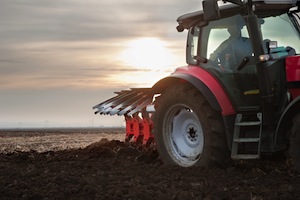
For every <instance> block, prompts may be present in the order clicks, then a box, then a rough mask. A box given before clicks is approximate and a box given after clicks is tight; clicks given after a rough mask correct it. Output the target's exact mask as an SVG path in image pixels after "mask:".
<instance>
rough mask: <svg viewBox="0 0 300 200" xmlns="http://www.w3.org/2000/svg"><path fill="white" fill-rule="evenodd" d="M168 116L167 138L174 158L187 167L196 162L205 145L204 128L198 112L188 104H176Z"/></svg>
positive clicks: (165, 124)
mask: <svg viewBox="0 0 300 200" xmlns="http://www.w3.org/2000/svg"><path fill="white" fill-rule="evenodd" d="M166 116H167V118H166V121H165V123H164V128H165V130H166V131H165V134H166V135H165V139H166V140H167V141H166V143H167V144H168V148H169V150H170V153H171V154H172V155H171V156H172V158H173V160H174V161H175V162H176V163H177V164H178V165H181V166H185V167H189V166H192V165H194V164H196V162H197V161H198V160H199V159H200V157H201V154H202V151H203V146H204V135H203V129H202V126H201V123H200V121H199V119H198V117H197V115H196V113H195V112H193V111H192V110H191V109H190V108H188V107H187V106H183V105H175V106H173V107H171V108H170V109H169V112H168V113H167V115H166Z"/></svg>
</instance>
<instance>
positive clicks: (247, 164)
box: [0, 128, 300, 200]
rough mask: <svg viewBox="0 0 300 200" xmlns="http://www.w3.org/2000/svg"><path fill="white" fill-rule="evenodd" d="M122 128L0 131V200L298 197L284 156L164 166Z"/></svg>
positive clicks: (298, 179) (298, 182)
mask: <svg viewBox="0 0 300 200" xmlns="http://www.w3.org/2000/svg"><path fill="white" fill-rule="evenodd" d="M124 136H125V130H123V129H96V128H95V129H43V130H37V129H32V130H29V129H27V130H0V199H2V200H4V199H30V200H32V199H45V200H46V199H76V200H77V199H131V200H135V199H142V200H144V199H145V200H147V199H151V200H153V199H174V200H181V199H205V200H218V199H223V200H225V199H228V200H231V199H243V200H246V199H249V200H259V199H282V200H288V199H300V189H299V188H300V176H299V175H298V174H296V173H294V172H293V169H292V165H291V163H290V162H289V161H287V160H286V158H285V157H284V156H273V157H267V158H265V159H264V160H252V161H235V162H234V163H233V164H232V166H230V167H228V168H226V169H220V168H210V169H204V168H200V167H192V168H180V167H176V166H165V165H164V164H162V163H161V161H160V159H159V156H158V155H157V153H156V151H155V150H154V149H152V148H148V149H145V150H144V151H141V149H140V148H137V147H136V146H133V145H132V144H128V143H125V142H124Z"/></svg>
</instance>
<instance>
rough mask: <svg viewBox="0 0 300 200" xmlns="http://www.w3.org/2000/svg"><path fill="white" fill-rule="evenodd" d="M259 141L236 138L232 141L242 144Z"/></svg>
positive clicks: (257, 139)
mask: <svg viewBox="0 0 300 200" xmlns="http://www.w3.org/2000/svg"><path fill="white" fill-rule="evenodd" d="M259 140H260V139H259V138H236V139H234V140H233V141H234V142H239V143H243V142H259Z"/></svg>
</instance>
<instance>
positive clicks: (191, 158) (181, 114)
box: [154, 83, 231, 167]
mask: <svg viewBox="0 0 300 200" xmlns="http://www.w3.org/2000/svg"><path fill="white" fill-rule="evenodd" d="M155 108H156V111H155V114H154V138H155V142H156V146H157V150H158V152H159V155H160V158H161V159H162V161H163V162H164V163H165V164H167V165H179V166H182V167H191V166H194V165H200V166H205V167H207V166H212V165H218V166H220V167H221V166H225V165H227V164H228V163H229V162H230V160H231V159H230V153H229V149H228V145H227V140H226V135H225V128H224V124H223V121H222V117H221V114H220V112H217V111H215V110H213V109H212V108H211V107H210V105H209V103H208V102H207V100H206V99H205V98H204V96H203V95H202V94H201V93H200V92H199V91H198V90H196V89H195V88H194V87H193V86H191V85H189V84H183V83H181V84H177V85H174V86H173V87H171V88H168V89H167V90H166V91H165V92H164V93H163V94H161V96H160V97H159V98H158V99H157V101H156V103H155Z"/></svg>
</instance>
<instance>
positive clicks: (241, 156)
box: [231, 154, 259, 159]
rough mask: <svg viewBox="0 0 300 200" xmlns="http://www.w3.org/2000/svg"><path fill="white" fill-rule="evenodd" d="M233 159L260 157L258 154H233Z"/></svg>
mask: <svg viewBox="0 0 300 200" xmlns="http://www.w3.org/2000/svg"><path fill="white" fill-rule="evenodd" d="M231 158H232V159H259V155H258V154H237V155H231Z"/></svg>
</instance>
